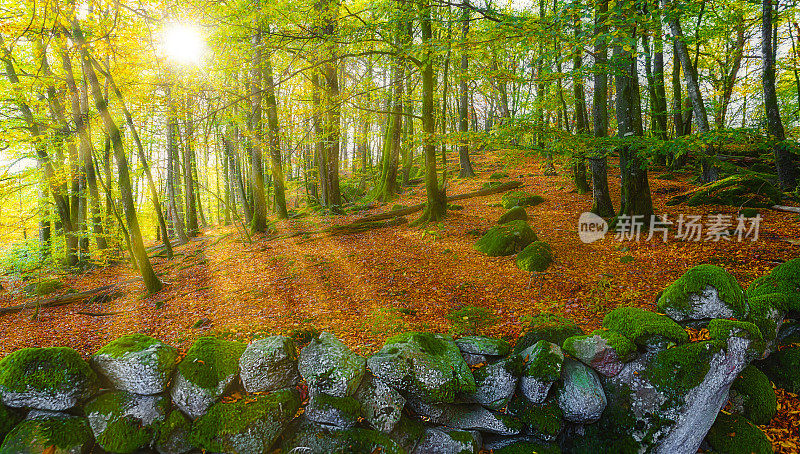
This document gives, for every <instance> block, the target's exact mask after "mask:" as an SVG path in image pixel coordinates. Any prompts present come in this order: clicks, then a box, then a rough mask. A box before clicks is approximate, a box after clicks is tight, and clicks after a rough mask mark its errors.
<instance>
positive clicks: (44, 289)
mask: <svg viewBox="0 0 800 454" xmlns="http://www.w3.org/2000/svg"><path fill="white" fill-rule="evenodd" d="M63 287H64V283H63V282H61V281H60V280H58V279H42V280H39V281H36V282H31V283H30V284H27V285H26V286H25V287H23V291H24V292H25V293H28V294H31V295H39V296H42V295H49V294H51V293H53V292H55V291H56V290H59V289H61V288H63Z"/></svg>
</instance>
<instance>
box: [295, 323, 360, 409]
mask: <svg viewBox="0 0 800 454" xmlns="http://www.w3.org/2000/svg"><path fill="white" fill-rule="evenodd" d="M365 364H366V360H365V359H364V358H363V357H361V356H359V355H357V354H356V353H354V352H353V351H351V350H350V349H349V348H348V347H347V346H346V345H345V344H343V343H342V341H340V340H339V339H337V338H336V337H335V336H334V335H333V334H331V333H328V332H323V333H321V334H320V335H319V336H317V337H315V338H314V339H313V340H312V341H311V343H310V344H308V345H307V346H306V347H305V348H303V350H301V351H300V362H299V365H298V369H299V370H300V375H302V376H303V379H305V381H306V383H308V387H309V388H310V389H311V390H312V391H313V392H320V393H326V394H330V395H332V396H336V397H345V396H352V395H353V394H354V393H355V392H356V390H357V389H358V385H359V384H361V379H362V378H363V377H364V372H365V370H366V369H365Z"/></svg>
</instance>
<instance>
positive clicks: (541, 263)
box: [517, 241, 553, 272]
mask: <svg viewBox="0 0 800 454" xmlns="http://www.w3.org/2000/svg"><path fill="white" fill-rule="evenodd" d="M551 263H553V250H552V249H550V245H549V244H547V243H545V242H543V241H534V242H533V243H531V244H529V245H528V246H527V247H525V249H523V250H522V252H520V253H519V254H517V268H519V269H521V270H523V271H537V272H539V271H544V270H546V269H547V267H548V266H550V264H551Z"/></svg>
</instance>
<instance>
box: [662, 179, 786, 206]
mask: <svg viewBox="0 0 800 454" xmlns="http://www.w3.org/2000/svg"><path fill="white" fill-rule="evenodd" d="M684 201H685V202H686V203H687V205H689V206H701V205H728V206H732V207H737V208H738V207H750V208H769V207H771V206H772V205H776V204H778V203H779V202H780V201H781V192H780V191H779V190H778V189H777V188H776V187H775V186H773V185H772V183H770V182H769V181H767V180H765V179H763V178H761V177H758V176H755V175H746V174H742V175H734V176H730V177H728V178H723V179H721V180H718V181H715V182H713V183H710V184H707V185H705V186H703V187H701V188H699V189H697V190H696V191H694V192H693V193H692V194H690V195H689V196H688V197H687V196H677V197H673V198H672V199H670V200H669V201H668V202H667V205H677V204H679V203H683V202H684Z"/></svg>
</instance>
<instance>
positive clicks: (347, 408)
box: [305, 393, 361, 429]
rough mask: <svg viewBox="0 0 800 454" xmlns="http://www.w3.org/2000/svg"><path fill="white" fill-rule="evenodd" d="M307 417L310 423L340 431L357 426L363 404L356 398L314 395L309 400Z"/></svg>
mask: <svg viewBox="0 0 800 454" xmlns="http://www.w3.org/2000/svg"><path fill="white" fill-rule="evenodd" d="M305 415H306V418H308V420H309V421H312V422H315V423H317V424H324V425H326V426H333V427H336V428H339V429H349V428H351V427H353V426H355V425H356V422H357V421H358V418H359V416H361V403H360V402H359V401H358V400H356V398H355V397H350V396H345V397H335V396H330V395H328V394H322V393H319V394H313V395H312V396H311V398H310V399H309V400H308V405H307V406H306V408H305Z"/></svg>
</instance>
